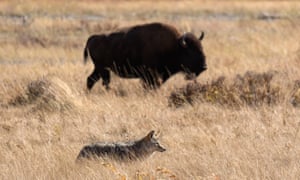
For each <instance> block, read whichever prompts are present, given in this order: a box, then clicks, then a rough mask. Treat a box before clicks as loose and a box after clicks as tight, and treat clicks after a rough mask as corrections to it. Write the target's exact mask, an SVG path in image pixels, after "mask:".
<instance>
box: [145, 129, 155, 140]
mask: <svg viewBox="0 0 300 180" xmlns="http://www.w3.org/2000/svg"><path fill="white" fill-rule="evenodd" d="M153 135H154V131H153V130H152V131H150V132H149V133H148V135H147V136H146V137H145V138H146V139H151V138H152V137H153Z"/></svg>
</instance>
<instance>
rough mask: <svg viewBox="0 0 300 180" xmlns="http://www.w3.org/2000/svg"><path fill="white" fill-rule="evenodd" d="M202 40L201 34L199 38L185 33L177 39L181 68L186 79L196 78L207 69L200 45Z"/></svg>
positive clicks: (202, 35)
mask: <svg viewBox="0 0 300 180" xmlns="http://www.w3.org/2000/svg"><path fill="white" fill-rule="evenodd" d="M203 38H204V33H203V32H202V34H201V35H200V37H199V38H197V37H196V36H195V35H194V34H192V33H185V34H184V35H182V37H181V38H180V39H179V44H180V49H181V56H182V57H181V59H182V61H183V62H182V66H183V67H182V68H183V70H184V71H185V72H186V73H187V76H186V78H187V79H192V78H194V77H197V76H198V75H199V74H200V73H201V72H203V71H205V70H206V69H207V66H206V61H205V55H204V53H203V49H202V44H201V41H202V39H203Z"/></svg>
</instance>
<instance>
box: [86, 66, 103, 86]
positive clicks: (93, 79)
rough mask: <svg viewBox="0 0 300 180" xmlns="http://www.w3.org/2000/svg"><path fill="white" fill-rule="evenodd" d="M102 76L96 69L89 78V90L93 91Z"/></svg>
mask: <svg viewBox="0 0 300 180" xmlns="http://www.w3.org/2000/svg"><path fill="white" fill-rule="evenodd" d="M100 77H101V75H100V73H99V72H98V71H97V69H94V71H93V73H92V74H91V75H90V76H89V77H88V78H87V88H88V90H91V89H92V87H93V86H94V84H95V83H96V82H97V81H98V80H99V79H100Z"/></svg>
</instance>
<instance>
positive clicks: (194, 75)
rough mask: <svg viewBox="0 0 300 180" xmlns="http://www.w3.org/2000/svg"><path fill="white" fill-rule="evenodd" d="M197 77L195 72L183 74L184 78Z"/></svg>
mask: <svg viewBox="0 0 300 180" xmlns="http://www.w3.org/2000/svg"><path fill="white" fill-rule="evenodd" d="M196 78H197V76H196V74H195V73H188V74H186V75H185V80H195V79H196Z"/></svg>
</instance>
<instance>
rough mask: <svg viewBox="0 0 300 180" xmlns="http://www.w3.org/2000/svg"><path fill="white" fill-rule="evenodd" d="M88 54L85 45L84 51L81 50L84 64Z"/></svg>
mask: <svg viewBox="0 0 300 180" xmlns="http://www.w3.org/2000/svg"><path fill="white" fill-rule="evenodd" d="M88 56H89V54H88V48H87V46H86V47H85V48H84V52H83V61H84V63H85V64H86V62H87V59H88Z"/></svg>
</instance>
